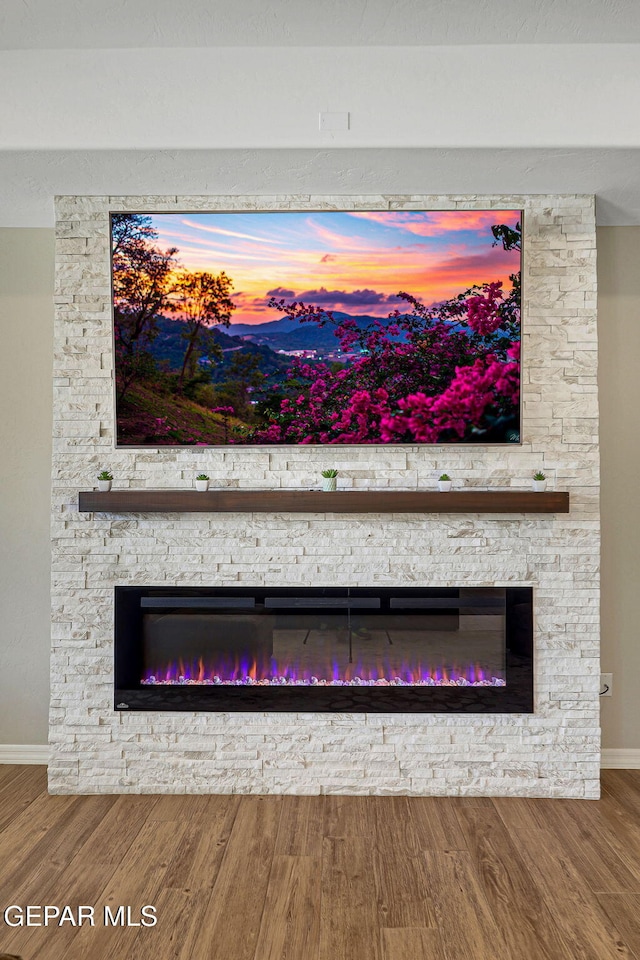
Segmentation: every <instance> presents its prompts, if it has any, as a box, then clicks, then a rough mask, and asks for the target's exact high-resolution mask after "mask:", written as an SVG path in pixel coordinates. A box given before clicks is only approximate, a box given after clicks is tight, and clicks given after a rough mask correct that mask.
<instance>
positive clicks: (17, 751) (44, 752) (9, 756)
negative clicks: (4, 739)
mask: <svg viewBox="0 0 640 960" xmlns="http://www.w3.org/2000/svg"><path fill="white" fill-rule="evenodd" d="M48 762H49V747H48V746H47V745H46V744H39V743H0V763H48Z"/></svg>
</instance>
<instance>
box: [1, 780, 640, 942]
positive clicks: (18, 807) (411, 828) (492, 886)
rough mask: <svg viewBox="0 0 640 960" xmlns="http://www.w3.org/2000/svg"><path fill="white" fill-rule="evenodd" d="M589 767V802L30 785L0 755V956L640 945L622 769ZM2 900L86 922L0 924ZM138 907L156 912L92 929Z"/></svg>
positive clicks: (628, 797) (634, 836)
mask: <svg viewBox="0 0 640 960" xmlns="http://www.w3.org/2000/svg"><path fill="white" fill-rule="evenodd" d="M602 780H603V795H602V799H601V800H599V801H595V802H594V801H573V800H524V799H506V798H505V799H475V798H469V799H466V798H442V799H440V798H407V797H334V796H327V797H290V796H283V797H245V796H221V797H202V796H197V797H186V796H185V797H183V796H178V797H174V796H172V797H151V796H148V797H147V796H146V797H140V796H119V797H115V796H108V797H49V796H48V795H47V794H46V770H45V768H44V767H24V766H2V767H0V956H1V955H2V952H3V951H5V952H6V953H8V954H13V955H17V956H19V957H21V958H23V960H36V958H37V960H87V958H90V960H614V958H615V960H640V771H624V770H607V771H604V772H603V775H602ZM12 904H16V905H18V906H21V907H23V908H25V907H26V906H27V905H34V906H36V905H45V904H49V905H56V906H59V907H61V908H62V907H64V906H65V905H69V906H71V907H73V908H74V915H75V913H76V909H77V907H78V906H79V905H83V906H85V907H90V906H92V907H94V909H95V913H94V916H95V926H93V927H92V926H89V925H87V923H86V922H85V923H84V924H83V925H82V926H74V925H72V924H71V923H70V922H67V923H65V924H64V925H63V926H57V925H51V926H48V927H43V926H23V927H10V926H8V925H7V924H6V923H5V922H4V918H3V915H2V914H3V912H4V910H5V908H6V907H8V906H10V905H12ZM147 904H151V905H153V906H155V908H156V911H157V916H158V922H157V925H156V926H154V927H144V926H127V925H123V926H120V925H118V926H115V927H113V926H111V927H105V926H104V923H103V918H104V908H105V906H106V907H109V908H110V910H111V912H112V914H114V915H116V916H117V911H118V908H119V907H120V906H124V907H125V908H126V907H130V908H131V911H130V913H131V921H132V923H139V922H140V919H141V917H140V909H141V907H143V906H144V905H147ZM124 915H125V917H126V909H125V913H124ZM35 919H37V916H36V917H35Z"/></svg>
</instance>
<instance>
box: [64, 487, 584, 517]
mask: <svg viewBox="0 0 640 960" xmlns="http://www.w3.org/2000/svg"><path fill="white" fill-rule="evenodd" d="M79 510H80V512H81V513H118V514H119V513H569V494H568V493H566V492H562V491H556V490H554V491H551V492H549V493H547V492H545V493H536V492H533V491H527V490H476V491H473V490H460V491H457V490H456V491H452V492H450V493H440V491H434V490H337V491H335V492H331V493H325V492H323V491H320V490H295V489H286V490H283V489H280V488H279V489H275V490H238V489H235V488H230V487H218V488H215V489H213V490H208V491H207V492H206V493H198V492H197V491H196V490H111V491H110V492H109V493H100V492H99V491H98V490H90V491H83V492H82V493H80V497H79Z"/></svg>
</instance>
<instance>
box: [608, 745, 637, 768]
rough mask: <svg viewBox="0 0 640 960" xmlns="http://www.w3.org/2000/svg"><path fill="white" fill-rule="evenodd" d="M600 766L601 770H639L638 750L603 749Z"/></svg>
mask: <svg viewBox="0 0 640 960" xmlns="http://www.w3.org/2000/svg"><path fill="white" fill-rule="evenodd" d="M600 767H601V769H602V770H640V750H637V749H635V750H634V749H629V750H624V749H623V750H614V749H609V750H603V751H602V758H601V760H600Z"/></svg>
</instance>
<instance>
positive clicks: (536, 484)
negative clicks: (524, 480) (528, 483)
mask: <svg viewBox="0 0 640 960" xmlns="http://www.w3.org/2000/svg"><path fill="white" fill-rule="evenodd" d="M546 488H547V478H546V476H545V474H544V473H543V472H542V470H538V471H537V472H536V473H534V475H533V489H534V490H537V491H538V492H541V491H542V490H546Z"/></svg>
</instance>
